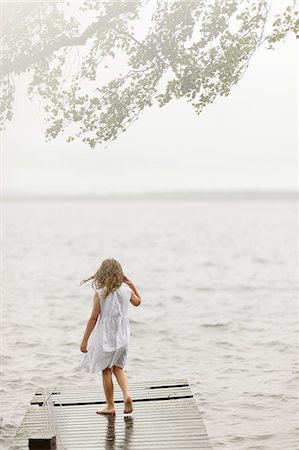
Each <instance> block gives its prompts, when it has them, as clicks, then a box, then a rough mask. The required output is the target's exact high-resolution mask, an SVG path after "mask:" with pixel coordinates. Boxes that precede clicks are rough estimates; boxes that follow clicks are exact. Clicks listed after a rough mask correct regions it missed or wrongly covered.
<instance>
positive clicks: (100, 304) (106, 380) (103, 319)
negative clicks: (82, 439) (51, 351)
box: [80, 259, 141, 414]
mask: <svg viewBox="0 0 299 450" xmlns="http://www.w3.org/2000/svg"><path fill="white" fill-rule="evenodd" d="M89 280H93V282H92V287H93V288H94V297H93V308H92V312H91V314H90V317H89V319H88V321H87V325H86V329H85V333H84V336H83V339H82V342H81V345H80V350H81V352H83V353H85V355H84V356H83V358H82V361H81V367H85V368H86V369H88V370H89V371H90V372H97V371H99V370H101V371H102V381H103V387H104V391H105V397H106V402H107V404H106V406H105V407H104V408H99V409H97V410H96V413H97V414H115V407H114V398H113V380H112V374H114V375H115V377H116V379H117V382H118V384H119V386H120V387H121V389H122V392H123V396H124V412H125V413H131V412H132V411H133V402H132V397H131V395H130V393H129V389H128V379H127V376H126V374H125V372H124V370H123V367H124V365H125V363H126V359H127V351H128V343H129V337H130V329H129V319H128V307H129V302H131V303H132V304H133V305H134V306H139V305H140V303H141V297H140V295H139V293H138V291H137V289H136V287H135V286H134V284H133V283H132V282H131V281H130V280H129V279H128V278H127V277H126V276H125V275H124V273H123V270H122V267H121V265H120V263H119V262H117V261H116V260H115V259H105V260H104V261H103V262H102V264H101V267H100V268H99V269H98V271H97V272H96V273H95V274H94V275H92V276H91V277H90V278H88V279H87V280H82V281H81V283H80V284H83V283H86V282H87V281H89Z"/></svg>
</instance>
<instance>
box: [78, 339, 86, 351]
mask: <svg viewBox="0 0 299 450" xmlns="http://www.w3.org/2000/svg"><path fill="white" fill-rule="evenodd" d="M86 347H87V341H82V342H81V345H80V350H81V352H82V353H87V349H86Z"/></svg>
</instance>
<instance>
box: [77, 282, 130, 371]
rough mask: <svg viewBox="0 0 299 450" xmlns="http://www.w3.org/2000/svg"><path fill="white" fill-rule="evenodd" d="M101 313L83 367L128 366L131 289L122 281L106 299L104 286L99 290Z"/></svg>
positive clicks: (88, 344)
mask: <svg viewBox="0 0 299 450" xmlns="http://www.w3.org/2000/svg"><path fill="white" fill-rule="evenodd" d="M95 291H96V292H97V293H98V296H99V299H100V300H99V301H100V307H101V313H100V315H99V316H98V318H97V321H96V324H95V326H94V328H93V330H92V332H91V334H90V336H89V339H88V341H87V347H86V349H87V353H84V356H83V358H82V361H81V367H85V368H86V369H88V370H89V372H93V373H95V372H98V371H100V370H104V369H106V368H107V367H109V368H111V367H112V366H118V367H124V365H125V363H126V360H127V352H128V344H129V338H130V328H129V318H128V308H129V302H130V298H131V293H132V291H131V288H129V286H128V285H127V284H126V283H122V284H121V285H120V287H119V288H118V289H116V290H115V291H113V292H110V294H108V295H107V297H106V298H103V296H102V292H103V289H102V288H101V289H96V290H95Z"/></svg>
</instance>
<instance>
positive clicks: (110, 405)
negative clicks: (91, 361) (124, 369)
mask: <svg viewBox="0 0 299 450" xmlns="http://www.w3.org/2000/svg"><path fill="white" fill-rule="evenodd" d="M102 381H103V388H104V392H105V397H106V402H107V405H106V406H104V407H103V408H99V409H97V411H96V412H97V414H114V413H115V408H114V398H113V390H114V386H113V381H112V370H111V369H109V368H108V367H107V369H104V370H102Z"/></svg>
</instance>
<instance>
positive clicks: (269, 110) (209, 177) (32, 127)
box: [2, 38, 298, 194]
mask: <svg viewBox="0 0 299 450" xmlns="http://www.w3.org/2000/svg"><path fill="white" fill-rule="evenodd" d="M297 78H298V69H297V59H296V43H295V39H293V38H289V39H288V41H287V42H286V43H284V44H280V45H279V46H278V47H277V48H276V50H275V51H269V50H260V51H259V52H258V53H256V55H255V56H254V58H253V59H252V61H251V65H250V67H249V70H248V71H247V73H246V75H245V76H244V78H243V79H242V80H241V82H240V83H239V84H238V85H237V86H236V87H234V88H233V90H232V92H231V94H230V96H229V97H226V98H221V99H219V100H217V101H216V102H215V103H214V104H213V105H211V106H209V107H208V108H207V109H205V110H204V112H203V113H202V114H201V115H199V116H198V115H196V114H195V112H194V111H193V109H192V107H191V105H190V104H187V103H186V102H185V101H182V100H180V101H177V102H172V103H170V104H169V105H167V106H166V107H164V108H161V109H160V108H152V109H149V110H148V111H146V112H145V113H144V114H143V115H142V117H141V118H140V119H139V120H138V121H137V122H135V123H134V124H133V125H132V126H131V127H130V129H129V130H128V131H127V132H126V133H123V134H122V135H121V136H120V138H119V139H118V140H117V141H115V142H113V143H112V144H109V146H108V148H105V146H104V145H99V146H98V147H97V148H96V149H95V150H91V149H90V148H89V147H87V146H84V144H81V143H80V142H75V143H71V144H67V143H66V142H65V138H64V136H61V137H59V138H58V139H56V140H54V141H51V142H49V143H45V139H44V128H45V124H44V119H43V114H42V110H41V109H39V106H38V104H37V103H31V102H29V101H28V100H27V99H26V96H25V94H24V86H25V81H26V80H25V78H24V77H23V78H20V79H19V81H18V82H17V101H16V108H15V115H14V118H13V121H12V122H11V123H10V124H9V125H8V126H7V129H6V131H5V133H4V135H3V139H2V160H3V176H4V181H3V193H4V194H15V193H34V194H60V193H65V194H88V193H95V194H101V193H116V192H125V193H127V192H144V191H172V190H183V191H185V190H203V189H204V190H209V189H211V190H230V189H270V190H273V189H282V190H289V189H292V190H293V189H296V182H297V167H296V166H297V161H296V153H297V143H296V138H297V135H296V133H297V131H296V126H297V123H296V114H297V111H296V108H297V91H296V89H297V86H296V83H297Z"/></svg>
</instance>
